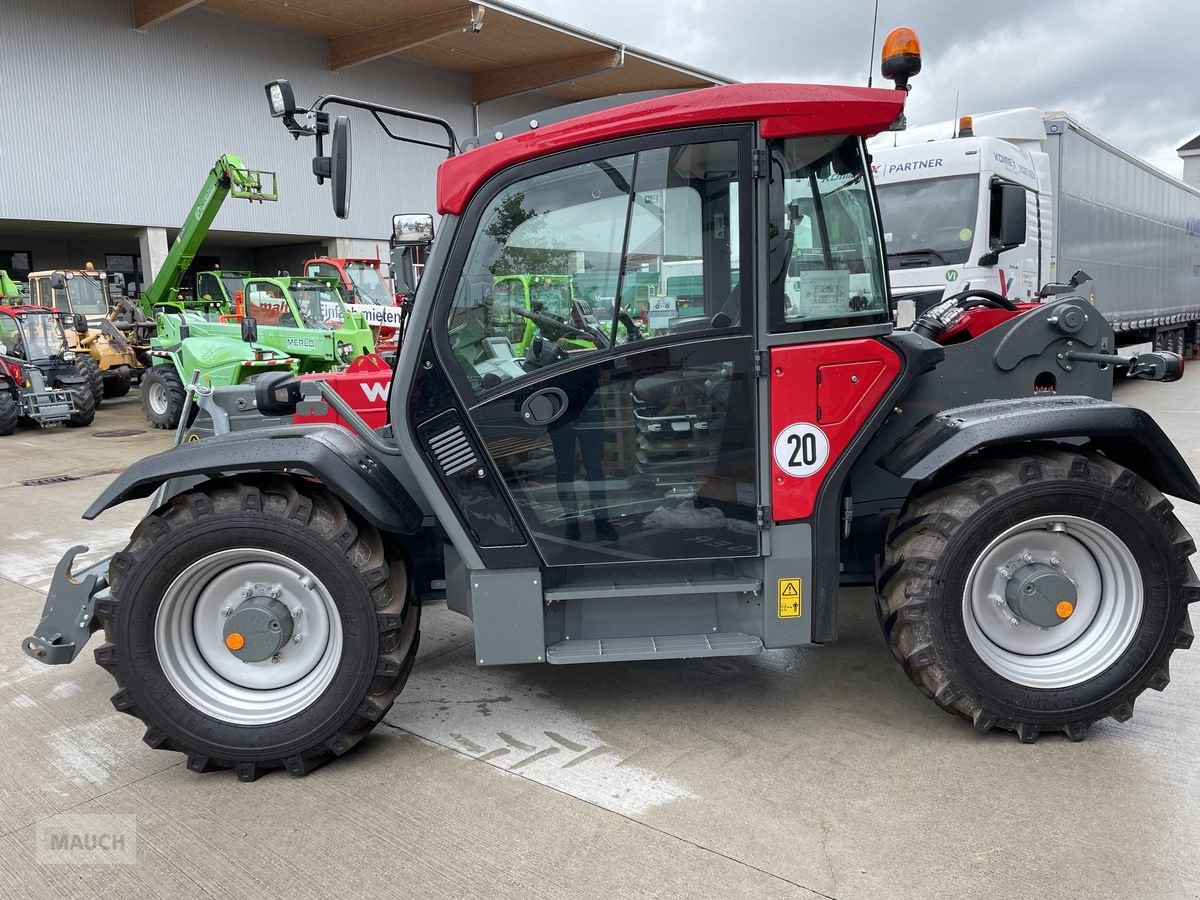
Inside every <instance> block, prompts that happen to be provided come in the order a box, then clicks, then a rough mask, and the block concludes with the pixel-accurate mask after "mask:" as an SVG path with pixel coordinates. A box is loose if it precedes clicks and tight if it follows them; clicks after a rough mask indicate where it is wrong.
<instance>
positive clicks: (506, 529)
mask: <svg viewBox="0 0 1200 900" xmlns="http://www.w3.org/2000/svg"><path fill="white" fill-rule="evenodd" d="M408 421H409V422H410V423H411V424H412V430H413V436H414V438H415V440H416V443H417V444H418V445H420V447H421V449H422V450H423V451H424V453H425V455H426V457H427V458H428V459H429V462H430V471H431V472H433V473H434V474H435V475H436V476H437V479H438V483H439V484H440V486H441V488H442V491H443V492H444V493H445V495H446V497H447V499H448V500H449V501H450V505H451V506H452V507H454V509H455V511H456V512H457V514H458V519H459V522H460V523H461V524H462V526H463V527H464V528H465V529H467V531H468V532H469V533H470V535H471V537H472V539H473V540H474V541H475V544H476V546H477V547H478V548H479V555H480V557H481V558H482V559H483V561H484V564H485V565H486V566H487V567H488V568H489V569H509V568H516V567H522V566H540V565H541V560H540V559H539V558H538V556H537V554H536V553H535V552H534V550H533V547H532V546H531V545H530V543H529V538H528V537H527V536H526V534H525V530H524V529H523V528H522V527H521V524H520V522H519V521H518V519H517V515H516V512H514V510H513V508H512V506H511V505H510V504H509V502H508V500H507V498H506V497H505V494H504V488H503V486H502V483H501V482H500V480H499V479H498V478H497V477H496V475H495V473H494V471H493V469H492V464H491V462H490V461H488V460H487V456H486V455H485V454H484V453H483V452H482V451H481V450H480V449H479V446H480V445H479V441H478V438H477V437H476V436H475V434H474V432H473V430H472V429H471V427H470V426H469V425H467V424H465V423H464V420H463V417H462V413H461V410H460V407H459V405H458V398H457V396H455V393H454V390H453V388H451V387H450V382H449V381H448V380H447V378H446V373H445V372H444V371H443V370H442V367H441V364H440V363H439V362H438V358H437V355H436V354H435V353H434V351H433V345H432V341H431V339H430V337H429V336H428V335H426V337H425V342H424V344H423V345H422V347H421V364H420V368H419V369H417V375H416V378H415V379H414V383H413V386H412V390H411V393H410V394H409V400H408ZM456 432H457V433H456ZM467 459H471V460H472V463H471V464H470V465H469V466H460V464H461V463H462V462H464V461H466V460H467ZM480 471H482V472H483V475H482V477H481V476H480V475H479V472H480Z"/></svg>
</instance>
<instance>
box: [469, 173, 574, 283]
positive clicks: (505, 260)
mask: <svg viewBox="0 0 1200 900" xmlns="http://www.w3.org/2000/svg"><path fill="white" fill-rule="evenodd" d="M524 203H525V194H524V193H521V192H517V193H514V194H509V195H508V196H507V197H505V198H504V199H503V200H501V201H500V204H499V206H498V207H497V208H496V213H495V217H494V218H493V220H492V222H491V224H489V225H488V226H487V227H486V228H484V229H483V233H484V234H486V235H487V236H488V237H490V238H492V239H493V240H494V241H495V242H496V243H497V244H499V245H500V247H501V250H500V255H499V256H498V257H497V258H496V261H495V262H494V263H492V264H491V265H490V266H489V267H488V270H489V271H490V272H491V273H492V274H493V275H540V274H557V273H564V274H565V273H566V272H567V269H568V267H569V265H570V259H571V253H570V251H568V250H562V249H554V248H549V247H512V246H509V243H508V241H509V238H511V237H512V234H513V232H514V231H516V230H517V228H519V227H521V226H524V227H523V228H521V232H522V238H524V239H526V240H527V239H528V238H529V237H531V236H540V235H541V234H542V231H543V229H544V228H545V222H544V221H542V220H540V219H539V218H538V216H539V213H538V212H537V211H536V210H533V209H526V208H525V206H524ZM538 243H541V242H540V241H539V242H538Z"/></svg>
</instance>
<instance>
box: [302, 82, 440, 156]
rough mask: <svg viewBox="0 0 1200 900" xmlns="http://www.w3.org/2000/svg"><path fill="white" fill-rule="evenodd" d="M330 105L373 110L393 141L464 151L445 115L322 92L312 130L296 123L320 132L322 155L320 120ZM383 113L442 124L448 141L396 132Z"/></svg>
mask: <svg viewBox="0 0 1200 900" xmlns="http://www.w3.org/2000/svg"><path fill="white" fill-rule="evenodd" d="M330 105H334V106H349V107H351V108H353V109H365V110H366V111H367V112H369V113H371V115H372V116H374V118H375V121H376V122H378V123H379V127H380V128H382V129H383V131H384V133H385V134H386V135H387V136H388V137H390V138H391V139H392V140H394V141H402V142H404V143H406V144H417V145H418V146H421V147H432V148H434V149H435V150H445V151H446V153H447V155H449V156H454V155H455V154H456V153H460V152H462V148H461V146H460V145H459V143H458V137H457V136H456V135H455V133H454V129H453V128H452V127H451V125H450V123H449V122H447V121H446V120H445V119H442V118H439V117H438V116H431V115H427V114H426V113H419V112H413V111H412V110H407V109H399V108H398V107H395V106H384V105H383V104H381V103H370V102H368V101H366V100H356V99H355V98H353V97H343V96H340V95H338V94H322V95H321V96H320V97H318V98H317V100H316V102H315V103H313V105H312V109H311V110H309V112H311V113H316V114H317V122H316V123H315V125H314V126H313V129H312V130H311V131H309V130H307V127H306V126H303V125H300V124H299V123H297V124H296V127H297V128H298V129H303V132H302V133H305V134H315V135H316V136H317V141H318V155H320V144H319V142H320V140H321V133H322V131H321V124H320V119H321V113H322V111H323V110H324V109H325V107H326V106H330ZM381 115H383V116H395V117H396V118H398V119H407V120H408V121H411V122H424V123H426V124H428V125H436V126H438V127H439V128H441V129H442V131H443V132H445V134H446V143H445V144H439V143H436V142H434V141H425V140H421V139H420V138H412V137H405V136H404V135H401V134H397V133H396V132H394V131H392V129H391V128H389V127H388V125H387V123H386V122H384V121H383V119H382V118H381ZM324 118H325V132H328V130H329V125H328V121H329V117H328V114H325V117H324ZM288 130H289V131H291V127H290V126H289V128H288ZM293 133H295V132H293ZM297 136H299V135H297Z"/></svg>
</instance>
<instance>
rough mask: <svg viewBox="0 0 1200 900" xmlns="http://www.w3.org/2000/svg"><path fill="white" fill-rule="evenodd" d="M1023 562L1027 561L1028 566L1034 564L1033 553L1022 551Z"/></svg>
mask: <svg viewBox="0 0 1200 900" xmlns="http://www.w3.org/2000/svg"><path fill="white" fill-rule="evenodd" d="M1021 562H1023V563H1025V565H1027V566H1031V565H1033V554H1031V553H1022V554H1021Z"/></svg>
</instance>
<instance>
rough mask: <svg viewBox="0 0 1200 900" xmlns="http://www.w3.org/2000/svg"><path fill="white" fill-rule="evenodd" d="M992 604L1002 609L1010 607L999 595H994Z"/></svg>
mask: <svg viewBox="0 0 1200 900" xmlns="http://www.w3.org/2000/svg"><path fill="white" fill-rule="evenodd" d="M992 602H993V603H995V604H996V605H997V606H999V607H1000V608H1001V609H1003V608H1004V607H1005V606H1007V605H1008V604H1006V603H1005V602H1004V598H1003V597H1001V596H1000V595H999V594H992Z"/></svg>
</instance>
